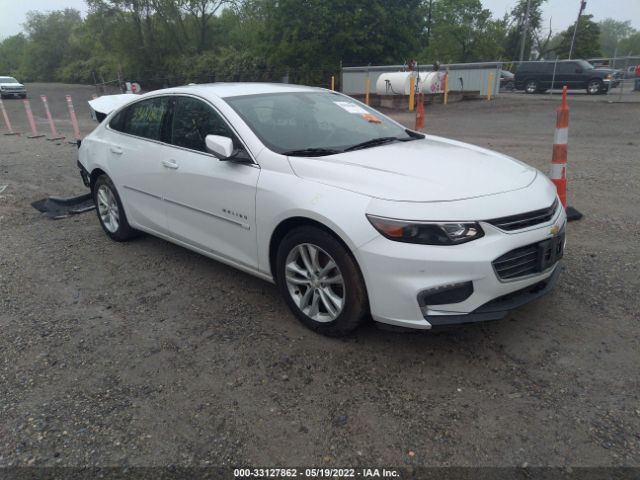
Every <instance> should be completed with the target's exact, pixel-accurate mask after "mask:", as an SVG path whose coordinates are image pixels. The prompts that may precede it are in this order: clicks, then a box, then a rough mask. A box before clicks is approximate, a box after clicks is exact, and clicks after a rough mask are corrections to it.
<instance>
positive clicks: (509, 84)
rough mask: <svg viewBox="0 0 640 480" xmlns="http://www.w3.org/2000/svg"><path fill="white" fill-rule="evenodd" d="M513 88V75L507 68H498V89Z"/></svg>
mask: <svg viewBox="0 0 640 480" xmlns="http://www.w3.org/2000/svg"><path fill="white" fill-rule="evenodd" d="M514 89H515V75H514V74H513V73H511V72H509V71H508V70H500V90H507V91H510V92H512V91H513V90H514Z"/></svg>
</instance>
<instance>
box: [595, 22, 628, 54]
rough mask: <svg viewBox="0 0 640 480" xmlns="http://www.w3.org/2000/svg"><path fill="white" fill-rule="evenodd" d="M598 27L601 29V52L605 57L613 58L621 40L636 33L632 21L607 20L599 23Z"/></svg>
mask: <svg viewBox="0 0 640 480" xmlns="http://www.w3.org/2000/svg"><path fill="white" fill-rule="evenodd" d="M598 26H599V27H600V50H602V54H603V55H604V56H605V57H613V56H614V55H615V53H616V49H617V47H618V44H619V43H620V40H622V39H623V38H627V37H628V36H630V35H631V34H632V33H634V32H635V30H634V29H633V28H632V27H631V21H630V20H627V21H626V22H620V21H618V20H614V19H613V18H607V19H605V20H603V21H601V22H599V23H598Z"/></svg>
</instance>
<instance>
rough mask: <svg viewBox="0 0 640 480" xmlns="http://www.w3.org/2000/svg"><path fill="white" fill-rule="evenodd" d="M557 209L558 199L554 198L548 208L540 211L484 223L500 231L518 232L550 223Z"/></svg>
mask: <svg viewBox="0 0 640 480" xmlns="http://www.w3.org/2000/svg"><path fill="white" fill-rule="evenodd" d="M557 209H558V199H557V198H556V199H555V200H554V201H553V204H552V205H551V206H550V207H548V208H542V209H540V210H534V211H533V212H527V213H520V214H518V215H511V216H509V217H502V218H494V219H493V220H485V221H486V222H487V223H490V224H491V225H493V226H495V227H498V228H499V229H500V230H506V231H512V230H520V229H522V228H527V227H533V226H534V225H539V224H541V223H547V222H549V221H551V219H552V218H553V216H554V214H555V213H556V210H557Z"/></svg>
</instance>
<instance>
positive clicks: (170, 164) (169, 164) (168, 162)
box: [162, 160, 178, 170]
mask: <svg viewBox="0 0 640 480" xmlns="http://www.w3.org/2000/svg"><path fill="white" fill-rule="evenodd" d="M162 166H163V167H166V168H170V169H172V170H177V169H178V164H177V163H176V161H175V160H162Z"/></svg>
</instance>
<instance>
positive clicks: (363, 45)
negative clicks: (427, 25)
mask: <svg viewBox="0 0 640 480" xmlns="http://www.w3.org/2000/svg"><path fill="white" fill-rule="evenodd" d="M253 5H254V6H256V5H257V6H258V8H259V10H260V12H259V13H258V15H261V16H262V18H263V19H264V27H263V29H262V31H261V32H260V37H259V39H258V45H257V47H258V51H259V52H260V53H261V55H263V56H264V58H265V59H267V60H268V61H269V62H270V63H272V64H275V65H286V66H289V67H292V68H298V67H307V68H324V67H328V66H331V67H333V68H336V69H337V68H338V65H339V63H340V61H342V63H343V64H344V65H366V64H368V63H372V64H381V63H400V62H402V61H404V60H406V59H407V58H411V57H412V56H415V55H416V54H417V51H418V48H419V45H420V39H419V37H418V36H419V34H420V29H421V20H420V18H419V17H418V15H416V13H417V11H418V8H419V6H420V0H264V1H261V2H255V3H254V4H253Z"/></svg>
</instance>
